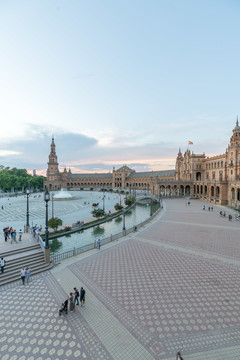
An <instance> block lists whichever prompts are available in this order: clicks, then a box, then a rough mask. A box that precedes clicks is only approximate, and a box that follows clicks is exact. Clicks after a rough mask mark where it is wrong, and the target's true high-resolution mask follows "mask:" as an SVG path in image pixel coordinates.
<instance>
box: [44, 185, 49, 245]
mask: <svg viewBox="0 0 240 360" xmlns="http://www.w3.org/2000/svg"><path fill="white" fill-rule="evenodd" d="M49 200H50V195H49V192H48V190H46V191H45V193H44V201H45V203H46V224H45V229H46V230H45V249H49V243H48V234H49V233H48V202H49Z"/></svg>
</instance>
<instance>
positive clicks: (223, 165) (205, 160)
mask: <svg viewBox="0 0 240 360" xmlns="http://www.w3.org/2000/svg"><path fill="white" fill-rule="evenodd" d="M44 187H45V188H48V189H49V190H57V189H60V188H69V189H78V190H79V189H82V188H83V189H87V188H98V189H99V188H108V189H110V188H112V189H116V188H117V189H123V190H128V191H130V192H132V191H135V190H145V191H150V192H151V193H152V194H155V195H157V196H167V197H174V196H185V195H188V196H191V197H193V198H201V199H205V200H207V201H210V202H212V203H215V204H224V205H230V206H233V207H236V208H239V207H240V127H239V123H238V119H237V121H236V126H235V128H234V129H233V135H232V136H231V138H230V144H229V145H228V147H227V149H226V151H225V153H224V154H220V155H217V156H213V157H206V155H205V153H202V154H194V153H193V152H191V151H190V150H189V149H187V150H186V151H185V152H184V153H183V154H182V152H181V150H180V149H179V152H178V154H177V158H176V164H175V170H166V171H149V172H136V171H135V170H132V169H130V168H129V167H128V166H126V165H124V166H122V167H120V168H119V169H117V170H115V168H113V171H112V172H111V173H97V174H72V173H71V170H70V169H69V170H68V171H67V169H66V168H65V169H64V171H63V172H60V171H59V169H58V162H57V155H56V151H55V143H54V138H52V143H51V151H50V155H49V161H48V168H47V180H46V181H45V182H44Z"/></svg>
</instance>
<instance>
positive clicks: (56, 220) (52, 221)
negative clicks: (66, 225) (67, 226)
mask: <svg viewBox="0 0 240 360" xmlns="http://www.w3.org/2000/svg"><path fill="white" fill-rule="evenodd" d="M62 223H63V222H62V220H61V219H59V218H55V217H53V218H51V219H49V220H48V226H49V227H50V228H51V229H54V231H57V229H58V227H59V226H61V225H62Z"/></svg>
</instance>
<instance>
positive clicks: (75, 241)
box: [50, 200, 159, 254]
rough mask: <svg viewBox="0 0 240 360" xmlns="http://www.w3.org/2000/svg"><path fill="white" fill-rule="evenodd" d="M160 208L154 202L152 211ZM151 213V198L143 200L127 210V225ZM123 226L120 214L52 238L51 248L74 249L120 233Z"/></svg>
mask: <svg viewBox="0 0 240 360" xmlns="http://www.w3.org/2000/svg"><path fill="white" fill-rule="evenodd" d="M158 208H159V204H158V203H153V204H152V212H153V213H154V212H155V211H156V210H157V209H158ZM150 215H151V205H150V200H146V201H143V203H140V204H139V203H137V204H136V206H135V207H134V208H133V209H131V210H129V211H127V212H126V216H125V227H126V229H129V228H131V227H133V226H136V225H137V224H139V223H141V222H142V221H144V220H146V219H148V218H149V217H150ZM122 228H123V216H122V215H121V216H119V217H117V218H115V219H112V220H111V221H108V222H106V223H104V224H101V225H97V226H94V227H92V228H89V229H86V230H82V231H78V232H76V233H74V234H69V235H67V236H62V237H58V238H56V239H53V240H50V248H51V253H52V254H58V253H62V252H65V251H68V250H72V249H73V248H74V247H75V248H78V247H81V246H84V245H87V244H89V243H93V242H94V241H95V240H98V239H104V238H106V237H109V236H111V235H115V234H118V233H120V232H121V231H122Z"/></svg>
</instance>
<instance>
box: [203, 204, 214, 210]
mask: <svg viewBox="0 0 240 360" xmlns="http://www.w3.org/2000/svg"><path fill="white" fill-rule="evenodd" d="M202 209H203V210H205V209H206V207H205V205H203V207H202ZM208 211H213V206H209V207H208Z"/></svg>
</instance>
